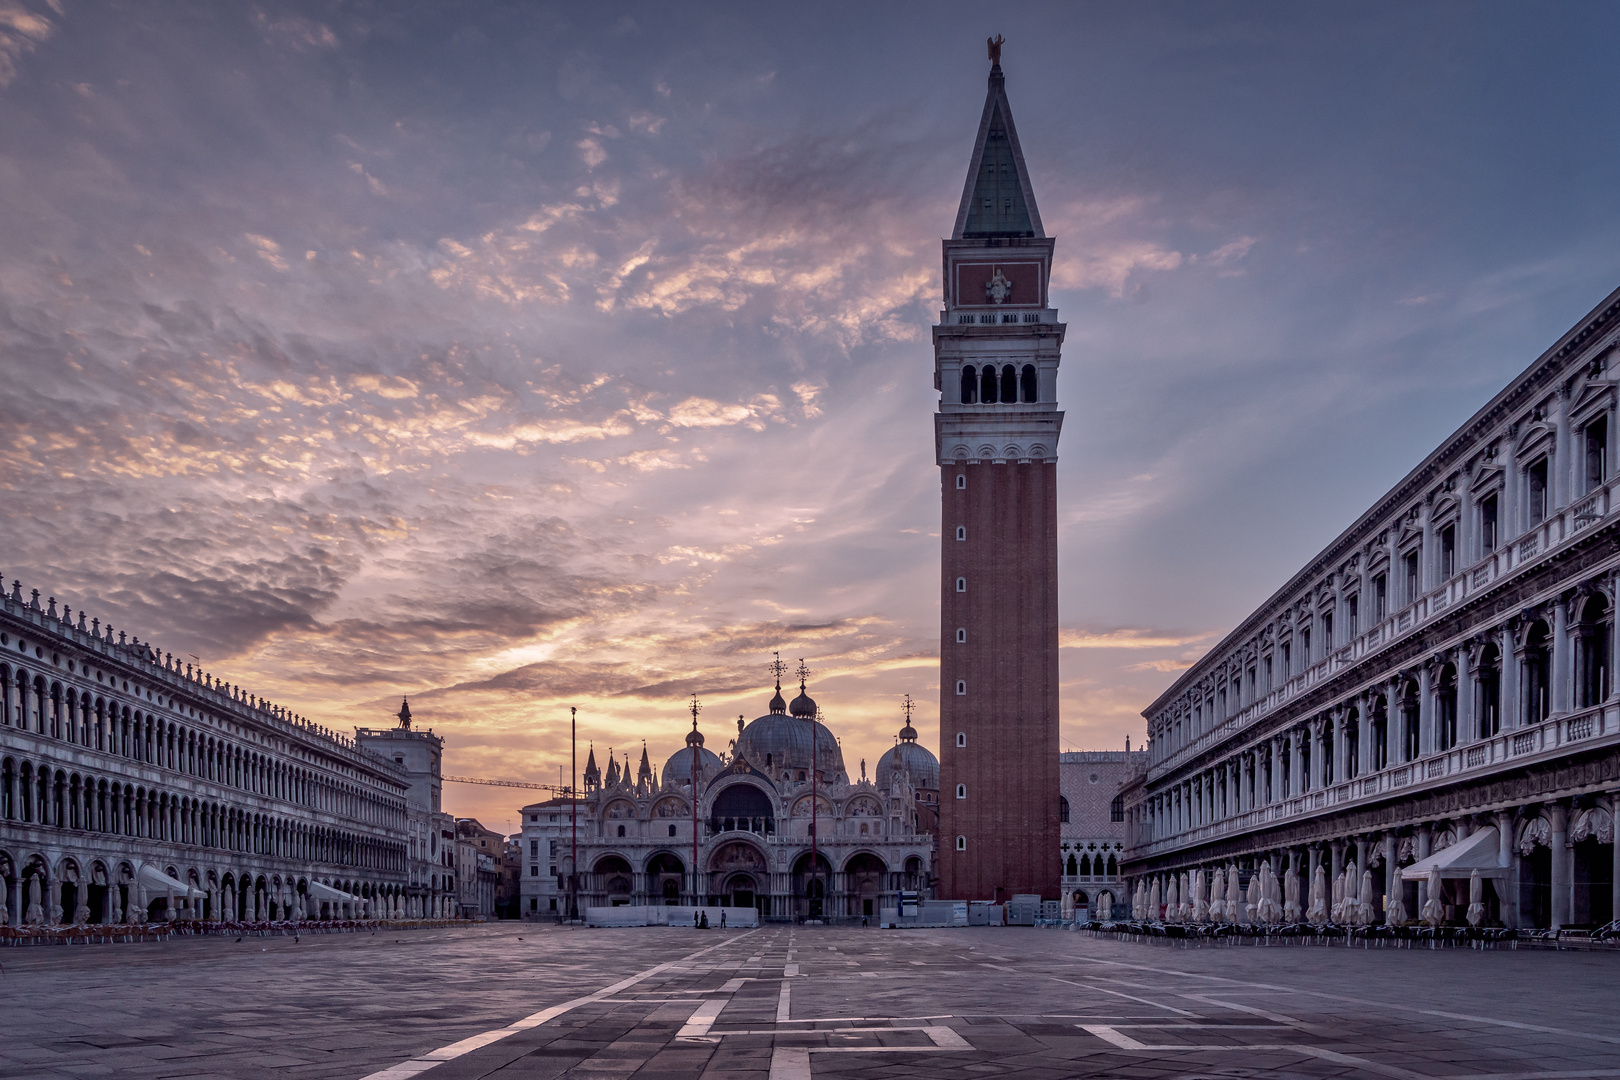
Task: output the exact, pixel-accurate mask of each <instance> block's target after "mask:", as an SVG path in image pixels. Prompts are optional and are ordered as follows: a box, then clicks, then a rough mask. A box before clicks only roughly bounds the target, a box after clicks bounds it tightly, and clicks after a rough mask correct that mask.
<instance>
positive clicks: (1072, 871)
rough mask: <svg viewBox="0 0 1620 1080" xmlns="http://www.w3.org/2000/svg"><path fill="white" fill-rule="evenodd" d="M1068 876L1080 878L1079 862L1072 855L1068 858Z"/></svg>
mask: <svg viewBox="0 0 1620 1080" xmlns="http://www.w3.org/2000/svg"><path fill="white" fill-rule="evenodd" d="M1068 875H1069V876H1070V877H1079V876H1080V861H1079V860H1078V859H1076V858H1075V857H1074V856H1073V855H1070V856H1069V866H1068Z"/></svg>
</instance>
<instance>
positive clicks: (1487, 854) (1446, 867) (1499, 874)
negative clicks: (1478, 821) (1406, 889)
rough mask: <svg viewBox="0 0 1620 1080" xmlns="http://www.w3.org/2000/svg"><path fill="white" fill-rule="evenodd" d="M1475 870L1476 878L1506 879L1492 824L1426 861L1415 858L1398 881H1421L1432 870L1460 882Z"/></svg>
mask: <svg viewBox="0 0 1620 1080" xmlns="http://www.w3.org/2000/svg"><path fill="white" fill-rule="evenodd" d="M1475 870H1478V871H1479V876H1480V877H1491V878H1505V877H1507V876H1508V872H1509V871H1508V870H1507V868H1506V867H1503V866H1502V865H1501V851H1500V843H1499V840H1498V838H1497V832H1496V826H1494V825H1487V826H1485V827H1484V828H1483V829H1480V830H1479V831H1477V832H1472V833H1469V834H1468V835H1467V836H1466V837H1464V838H1463V839H1461V840H1459V841H1457V842H1456V843H1455V844H1452V845H1451V846H1450V847H1448V848H1444V849H1442V850H1440V851H1437V852H1435V853H1434V854H1433V855H1430V856H1429V857H1428V858H1426V859H1419V860H1418V861H1417V862H1415V863H1413V864H1412V865H1411V866H1408V867H1406V868H1405V869H1403V870H1402V871H1401V880H1402V881H1425V880H1427V879H1428V878H1429V877H1431V876H1432V873H1433V872H1434V871H1438V872H1439V874H1440V876H1441V877H1442V878H1456V879H1459V880H1460V879H1464V878H1468V877H1471V876H1472V875H1473V873H1474V871H1475Z"/></svg>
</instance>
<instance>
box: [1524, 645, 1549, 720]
mask: <svg viewBox="0 0 1620 1080" xmlns="http://www.w3.org/2000/svg"><path fill="white" fill-rule="evenodd" d="M1551 636H1552V635H1551V634H1550V633H1549V632H1548V629H1547V624H1546V623H1545V622H1543V621H1541V620H1537V621H1536V623H1535V624H1534V625H1532V626H1531V627H1530V633H1529V634H1528V635H1527V636H1526V638H1525V648H1524V677H1523V679H1522V682H1523V684H1524V721H1525V723H1527V724H1537V723H1540V722H1541V721H1543V720H1545V719H1547V717H1548V715H1549V714H1550V713H1551V711H1552V703H1551V701H1550V700H1549V699H1550V697H1551V680H1550V679H1549V678H1548V675H1549V671H1550V663H1549V661H1550V660H1551V654H1552V649H1551V648H1550V640H1551Z"/></svg>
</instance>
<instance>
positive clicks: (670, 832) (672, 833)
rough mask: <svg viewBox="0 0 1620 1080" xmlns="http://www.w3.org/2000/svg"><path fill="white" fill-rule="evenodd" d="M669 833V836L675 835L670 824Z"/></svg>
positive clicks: (673, 828)
mask: <svg viewBox="0 0 1620 1080" xmlns="http://www.w3.org/2000/svg"><path fill="white" fill-rule="evenodd" d="M669 835H671V836H674V835H675V826H673V825H671V826H670V827H669Z"/></svg>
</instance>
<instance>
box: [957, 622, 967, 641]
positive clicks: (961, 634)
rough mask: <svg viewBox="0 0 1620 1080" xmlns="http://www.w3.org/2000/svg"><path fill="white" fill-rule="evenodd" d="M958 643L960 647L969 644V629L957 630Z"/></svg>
mask: <svg viewBox="0 0 1620 1080" xmlns="http://www.w3.org/2000/svg"><path fill="white" fill-rule="evenodd" d="M956 643H957V644H958V645H966V644H967V627H965V626H958V627H957V628H956Z"/></svg>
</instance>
